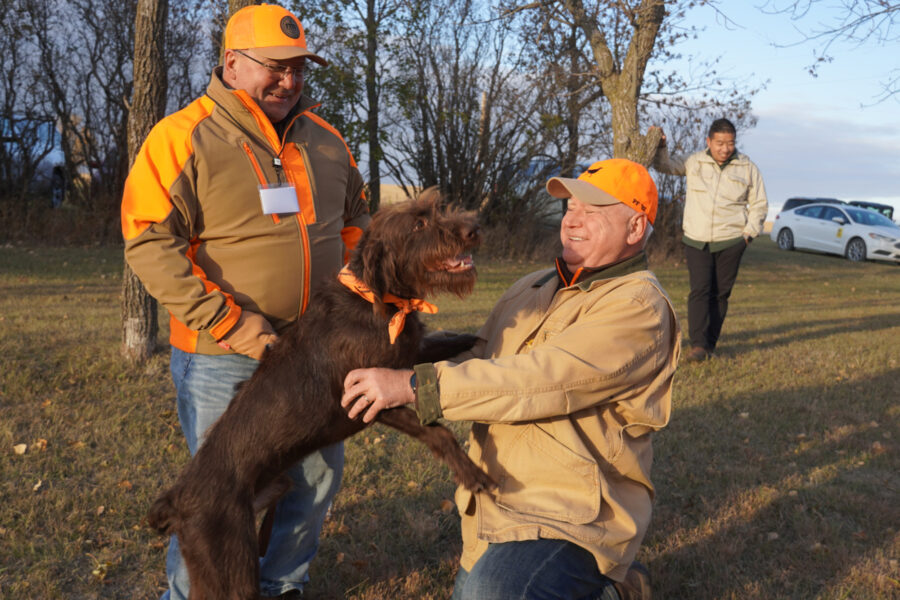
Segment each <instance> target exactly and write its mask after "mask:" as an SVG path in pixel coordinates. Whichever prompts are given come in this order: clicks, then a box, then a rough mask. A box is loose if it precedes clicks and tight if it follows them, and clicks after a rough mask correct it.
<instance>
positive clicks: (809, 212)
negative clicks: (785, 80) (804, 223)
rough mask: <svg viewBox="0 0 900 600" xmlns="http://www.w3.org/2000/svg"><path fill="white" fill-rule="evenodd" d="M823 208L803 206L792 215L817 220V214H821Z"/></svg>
mask: <svg viewBox="0 0 900 600" xmlns="http://www.w3.org/2000/svg"><path fill="white" fill-rule="evenodd" d="M823 208H824V207H823V206H804V207H802V208H798V209H797V210H795V211H794V214H796V215H801V216H804V217H810V218H813V219H818V218H819V214H820V213H821V212H822V209H823Z"/></svg>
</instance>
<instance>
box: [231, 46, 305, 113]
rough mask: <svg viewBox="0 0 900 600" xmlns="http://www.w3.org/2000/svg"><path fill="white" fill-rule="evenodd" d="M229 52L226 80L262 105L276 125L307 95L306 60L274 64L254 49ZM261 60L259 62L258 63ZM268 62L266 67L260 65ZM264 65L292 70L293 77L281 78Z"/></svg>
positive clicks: (297, 59)
mask: <svg viewBox="0 0 900 600" xmlns="http://www.w3.org/2000/svg"><path fill="white" fill-rule="evenodd" d="M242 52H243V53H244V54H245V55H246V56H242V55H241V53H240V52H237V51H235V50H226V51H225V68H224V70H223V74H222V79H223V80H224V81H225V83H227V84H228V85H230V86H231V87H233V88H234V89H238V90H244V91H245V92H247V94H248V95H249V96H250V97H251V98H253V100H254V101H255V102H256V103H257V104H258V105H259V107H260V108H261V109H262V111H263V112H264V113H265V114H266V116H267V117H269V120H270V121H272V123H278V122H279V121H281V120H282V119H284V118H285V117H286V116H287V114H288V113H289V112H290V111H291V109H292V108H294V105H295V104H297V101H298V100H299V99H300V94H301V93H302V92H303V67H304V64H305V62H306V59H304V58H293V59H289V60H281V61H274V60H270V59H267V58H263V57H261V56H258V55H256V54H255V53H254V52H253V50H243V51H242ZM257 61H258V62H257ZM260 63H264V64H260ZM264 65H271V66H273V67H278V66H282V67H292V68H293V69H294V72H293V73H292V74H290V75H284V76H279V75H277V74H275V73H272V71H271V70H269V69H268V68H266V66H264Z"/></svg>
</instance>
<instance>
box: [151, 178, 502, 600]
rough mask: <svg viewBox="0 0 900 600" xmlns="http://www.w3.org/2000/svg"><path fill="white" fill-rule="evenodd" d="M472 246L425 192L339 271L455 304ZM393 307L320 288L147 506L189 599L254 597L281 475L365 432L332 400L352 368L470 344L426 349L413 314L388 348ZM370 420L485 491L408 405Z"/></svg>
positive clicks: (463, 226)
mask: <svg viewBox="0 0 900 600" xmlns="http://www.w3.org/2000/svg"><path fill="white" fill-rule="evenodd" d="M478 242H479V234H478V226H477V224H476V222H475V220H474V217H473V216H472V215H471V214H469V213H463V212H457V211H450V210H446V209H442V208H441V207H440V199H439V198H438V197H437V195H436V194H433V193H426V194H423V197H422V198H420V199H418V200H415V201H410V202H408V203H404V204H402V205H397V206H390V207H385V208H382V210H380V211H379V212H378V213H377V214H376V215H375V217H374V218H373V219H372V223H371V226H370V227H369V229H368V230H367V231H366V232H365V233H364V234H363V237H362V239H361V240H360V242H359V244H358V246H357V248H356V250H355V252H354V254H353V256H352V258H351V261H350V265H349V266H350V270H351V271H352V273H353V274H354V275H355V276H356V277H357V278H358V279H359V280H361V281H363V282H364V283H365V284H366V285H367V286H368V287H369V289H371V290H372V291H373V292H374V293H375V296H376V298H381V297H382V296H383V295H384V294H386V293H390V294H393V295H394V296H399V297H401V298H425V297H427V296H429V295H431V294H433V293H435V292H451V293H455V294H457V295H460V296H463V295H465V294H468V293H469V292H471V290H472V287H473V285H474V281H475V271H474V267H473V266H472V263H471V260H470V258H469V257H468V256H467V255H468V254H469V252H471V250H472V249H473V248H474V247H475V246H477V244H478ZM395 311H396V309H395V308H394V307H393V306H392V305H389V304H388V305H385V304H384V303H383V302H381V301H376V302H374V304H372V303H369V302H368V301H366V300H364V299H363V298H361V297H360V296H358V295H357V294H356V293H354V292H352V291H350V290H349V289H348V288H346V287H345V286H344V285H342V284H341V283H339V282H338V281H337V279H335V280H333V281H329V282H327V283H326V284H325V285H324V286H323V288H322V289H321V290H320V291H319V292H318V293H317V294H316V295H315V296H314V297H313V299H312V301H311V303H310V308H309V309H308V310H307V311H306V313H304V315H303V316H302V317H301V318H300V319H299V320H298V321H297V322H296V323H295V324H293V325H292V326H291V327H290V328H289V329H288V330H287V331H285V332H284V333H283V334H282V335H281V336H280V337H279V339H278V341H277V343H276V344H275V345H274V346H273V347H272V348H271V349H270V350H269V351H267V352H266V354H265V356H264V357H263V360H262V361H261V363H260V365H259V368H258V370H257V371H256V373H254V375H253V377H251V378H250V380H248V381H247V382H246V383H244V384H243V385H242V386H240V389H239V391H238V393H237V395H236V396H235V398H234V399H233V400H232V401H231V403H230V405H229V407H228V409H227V410H226V411H225V413H224V414H223V415H222V416H221V417H220V418H219V420H218V421H216V423H215V424H214V425H213V426H212V427H211V428H210V430H209V432H208V434H207V436H206V440H205V442H204V443H203V445H202V446H201V447H200V449H199V451H198V452H197V454H196V456H195V457H194V458H193V459H192V460H191V461H190V463H188V465H187V466H186V467H185V469H184V470H183V472H182V473H181V475H180V477H179V478H178V481H177V482H176V483H175V485H174V486H173V487H172V488H170V489H169V490H167V491H166V492H165V493H163V494H162V495H161V496H160V497H159V498H158V499H157V500H156V502H155V503H154V504H153V506H152V508H151V510H150V512H149V515H148V522H149V523H150V525H151V526H152V527H154V528H156V529H157V530H158V531H160V532H161V533H171V532H174V533H175V534H176V535H177V536H178V540H179V543H180V547H181V553H182V556H183V557H184V560H185V563H186V565H187V569H188V574H189V577H190V582H191V591H190V597H191V600H226V599H227V600H246V599H256V598H258V597H259V563H258V559H257V556H258V555H259V542H258V539H257V535H256V530H255V513H256V511H257V510H259V509H260V508H261V507H264V506H266V505H268V504H270V503H272V502H274V500H275V499H277V498H278V497H279V496H280V495H281V494H283V493H284V492H285V491H286V489H287V486H288V485H289V484H288V483H287V478H286V476H284V474H283V473H284V471H285V470H286V469H287V468H288V467H290V466H291V465H293V464H295V463H296V462H298V461H299V460H300V459H302V458H303V457H305V456H306V455H308V454H309V453H311V452H313V451H315V450H317V449H319V448H322V447H324V446H327V445H330V444H334V443H336V442H339V441H341V440H343V439H345V438H347V437H349V436H351V435H353V434H354V433H356V432H358V431H360V430H361V429H363V428H364V427H365V426H366V425H365V424H364V423H363V422H362V420H361V419H356V420H350V419H349V418H348V417H347V414H346V412H345V411H344V410H343V408H342V407H341V404H340V399H341V394H342V391H343V381H344V377H345V376H346V374H347V373H348V372H349V371H350V370H352V369H355V368H359V367H391V368H410V367H411V366H412V365H413V364H415V363H416V362H426V361H433V360H437V359H439V358H445V357H449V356H451V355H453V354H456V353H457V352H459V351H461V350H463V349H465V348H466V347H468V346H469V345H471V343H472V341H473V340H472V336H462V337H461V338H456V339H454V338H449V339H448V341H447V342H446V344H445V343H440V344H428V345H427V347H426V344H423V333H424V327H423V325H422V324H421V322H420V321H419V320H418V318H417V317H416V314H415V313H412V314H410V315H408V316H407V318H406V325H405V327H404V329H403V331H402V333H401V334H400V336H399V337H398V338H397V340H396V342H395V343H394V344H391V343H390V341H389V338H388V326H387V324H388V320H389V319H390V317H391V316H392V315H393V313H394V312H395ZM378 420H379V421H380V422H382V423H384V424H386V425H390V426H392V427H395V428H397V429H399V430H400V431H402V432H404V433H407V434H409V435H412V436H414V437H416V438H418V439H419V440H421V441H423V442H424V443H425V444H427V445H428V446H429V447H430V448H431V450H432V451H433V452H434V453H435V454H436V455H437V456H438V457H439V458H441V459H442V460H444V461H446V462H447V463H448V464H449V466H450V468H451V470H452V471H453V473H454V475H455V477H456V480H457V481H458V482H460V483H461V484H463V485H465V486H466V487H468V488H470V489H473V490H477V489H483V488H487V487H491V486H493V482H492V481H491V479H490V478H489V477H488V476H487V475H486V474H485V473H484V472H483V471H481V470H480V469H479V468H478V467H477V466H476V465H475V464H473V463H472V462H471V461H470V460H469V458H468V457H467V456H466V455H465V453H464V452H463V450H462V449H461V448H460V447H459V445H458V444H457V442H456V439H455V437H454V436H453V434H452V433H451V432H450V431H449V430H447V429H445V428H443V427H440V426H436V427H423V426H421V425H420V424H419V422H418V419H417V416H416V414H415V412H414V411H412V410H410V409H408V408H397V409H391V410H386V411H382V412H381V413H380V414H379V415H378Z"/></svg>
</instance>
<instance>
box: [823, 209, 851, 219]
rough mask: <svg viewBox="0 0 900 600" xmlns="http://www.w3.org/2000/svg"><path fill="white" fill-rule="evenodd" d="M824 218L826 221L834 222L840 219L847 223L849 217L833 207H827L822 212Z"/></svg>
mask: <svg viewBox="0 0 900 600" xmlns="http://www.w3.org/2000/svg"><path fill="white" fill-rule="evenodd" d="M822 218H823V219H825V220H826V221H832V220H834V219H835V218H840V219H843V220H844V221H846V220H847V215H845V214H844V213H842V212H841V211H839V210H838V209H836V208H834V207H832V206H826V207H824V208H823V210H822Z"/></svg>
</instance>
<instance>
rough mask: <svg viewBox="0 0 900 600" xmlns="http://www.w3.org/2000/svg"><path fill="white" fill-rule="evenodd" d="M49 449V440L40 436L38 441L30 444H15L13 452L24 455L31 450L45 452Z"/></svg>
mask: <svg viewBox="0 0 900 600" xmlns="http://www.w3.org/2000/svg"><path fill="white" fill-rule="evenodd" d="M46 449H47V440H45V439H44V438H38V439H37V441H36V442H34V443H33V444H31V446H29V445H28V444H22V443H19V444H13V452H14V453H16V454H18V455H20V456H21V455H23V454H25V453H26V452H28V451H29V450H31V451H32V452H44V451H45V450H46Z"/></svg>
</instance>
